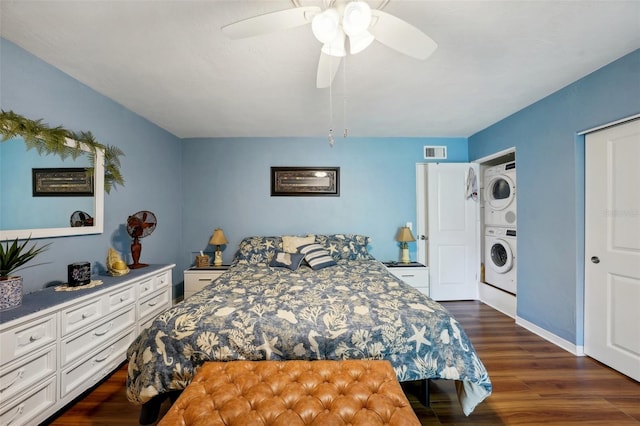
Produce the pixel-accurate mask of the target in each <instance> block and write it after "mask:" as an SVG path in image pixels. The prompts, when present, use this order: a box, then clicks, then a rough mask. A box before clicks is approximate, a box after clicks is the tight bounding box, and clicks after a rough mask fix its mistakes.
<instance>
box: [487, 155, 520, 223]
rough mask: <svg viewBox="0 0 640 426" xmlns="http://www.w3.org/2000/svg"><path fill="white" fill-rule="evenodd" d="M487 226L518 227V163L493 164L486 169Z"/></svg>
mask: <svg viewBox="0 0 640 426" xmlns="http://www.w3.org/2000/svg"><path fill="white" fill-rule="evenodd" d="M484 188H485V191H484V193H485V206H484V224H485V226H506V227H510V228H515V227H516V163H515V161H511V162H508V163H504V164H500V165H498V166H493V167H490V168H488V169H486V170H485V171H484Z"/></svg>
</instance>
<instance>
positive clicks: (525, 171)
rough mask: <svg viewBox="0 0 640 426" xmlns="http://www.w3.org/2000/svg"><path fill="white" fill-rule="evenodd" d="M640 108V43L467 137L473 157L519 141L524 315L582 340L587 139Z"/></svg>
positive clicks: (521, 311)
mask: <svg viewBox="0 0 640 426" xmlns="http://www.w3.org/2000/svg"><path fill="white" fill-rule="evenodd" d="M637 113H640V50H636V51H635V52H632V53H631V54H629V55H627V56H625V57H623V58H621V59H619V60H617V61H615V62H613V63H611V64H609V65H608V66H606V67H604V68H601V69H600V70H598V71H596V72H594V73H592V74H590V75H588V76H587V77H585V78H583V79H581V80H578V81H577V82H575V83H573V84H571V85H569V86H567V87H565V88H564V89H562V90H560V91H558V92H556V93H554V94H552V95H551V96H549V97H547V98H545V99H542V100H541V101H539V102H537V103H535V104H533V105H531V106H529V107H527V108H525V109H523V110H522V111H519V112H517V113H516V114H513V115H512V116H510V117H508V118H506V119H504V120H502V121H500V122H499V123H497V124H495V125H493V126H491V127H489V128H488V129H485V130H483V131H482V132H479V133H477V134H475V135H473V136H472V137H471V138H469V157H470V159H471V160H474V159H478V158H482V157H484V156H487V155H489V154H492V153H494V152H497V151H501V150H503V149H505V148H509V147H513V146H515V147H516V163H517V178H518V181H517V194H518V306H517V313H518V316H520V317H522V318H523V319H525V320H527V321H530V322H532V323H534V324H536V325H538V326H540V327H542V328H544V329H546V330H548V331H550V332H552V333H553V334H556V335H558V336H560V337H562V338H564V339H566V340H567V341H569V342H573V343H575V344H577V345H582V344H583V339H582V334H583V286H584V276H583V274H584V273H583V269H584V140H583V138H582V137H580V136H578V135H577V133H579V132H580V131H583V130H587V129H590V128H593V127H596V126H599V125H602V124H606V123H608V122H612V121H615V120H618V119H621V118H624V117H628V116H631V115H634V114H637Z"/></svg>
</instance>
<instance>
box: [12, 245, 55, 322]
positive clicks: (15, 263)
mask: <svg viewBox="0 0 640 426" xmlns="http://www.w3.org/2000/svg"><path fill="white" fill-rule="evenodd" d="M30 240H31V238H27V239H26V240H25V241H24V242H23V243H18V239H17V238H16V239H15V240H14V241H13V242H12V243H11V244H9V241H5V242H4V244H3V243H1V242H0V311H4V310H6V309H11V308H15V307H16V306H20V305H21V304H22V277H18V276H11V273H12V272H15V271H17V270H19V269H24V268H30V267H32V266H38V265H41V263H39V264H37V265H31V266H25V267H24V268H21V266H22V265H24V264H25V263H27V262H29V261H31V260H33V259H34V258H35V257H36V256H37V255H39V254H40V253H42V252H43V251H45V250H46V249H47V248H48V247H49V245H50V244H45V245H44V246H42V247H36V245H35V244H34V245H32V246H31V247H30V248H27V244H29V241H30Z"/></svg>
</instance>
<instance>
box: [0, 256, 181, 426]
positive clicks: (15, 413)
mask: <svg viewBox="0 0 640 426" xmlns="http://www.w3.org/2000/svg"><path fill="white" fill-rule="evenodd" d="M174 266H175V265H150V266H149V267H147V268H142V269H136V270H132V271H131V273H130V274H128V275H126V276H124V277H109V276H104V277H103V276H98V277H94V279H99V280H101V281H103V284H102V285H99V286H96V287H94V288H82V289H80V290H77V291H71V292H56V291H54V289H52V288H48V289H46V290H42V291H38V292H35V293H31V294H28V295H25V296H24V298H23V302H22V306H19V307H16V308H14V309H11V310H8V311H3V312H0V425H9V424H10V425H22V424H38V423H40V422H42V421H44V420H46V419H47V418H48V417H50V416H51V415H53V414H55V412H56V411H58V410H60V409H61V408H63V407H64V406H65V405H66V404H67V403H69V402H71V401H72V400H73V399H74V398H76V397H77V396H78V395H80V394H81V393H82V392H84V391H85V390H87V389H89V388H90V387H92V386H93V385H95V384H96V383H98V382H99V381H100V380H102V379H103V378H104V377H106V376H107V375H109V374H110V373H111V372H113V371H114V370H115V369H117V368H118V367H119V366H120V364H121V363H122V362H123V361H125V359H126V351H127V348H128V347H129V345H130V344H131V342H133V340H134V339H135V338H136V336H137V335H138V333H139V332H140V330H141V329H142V328H144V327H145V325H146V324H147V323H149V322H150V321H151V320H152V319H153V318H154V317H155V316H156V315H157V314H159V313H160V312H162V311H163V310H165V309H166V308H168V307H170V306H171V294H172V286H171V270H172V269H173V267H174Z"/></svg>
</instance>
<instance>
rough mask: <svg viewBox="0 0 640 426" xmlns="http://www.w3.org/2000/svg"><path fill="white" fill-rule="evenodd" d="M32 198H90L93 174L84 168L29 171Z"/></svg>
mask: <svg viewBox="0 0 640 426" xmlns="http://www.w3.org/2000/svg"><path fill="white" fill-rule="evenodd" d="M31 175H32V182H33V196H34V197H91V196H93V173H92V170H91V169H88V168H86V167H73V168H52V169H31Z"/></svg>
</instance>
